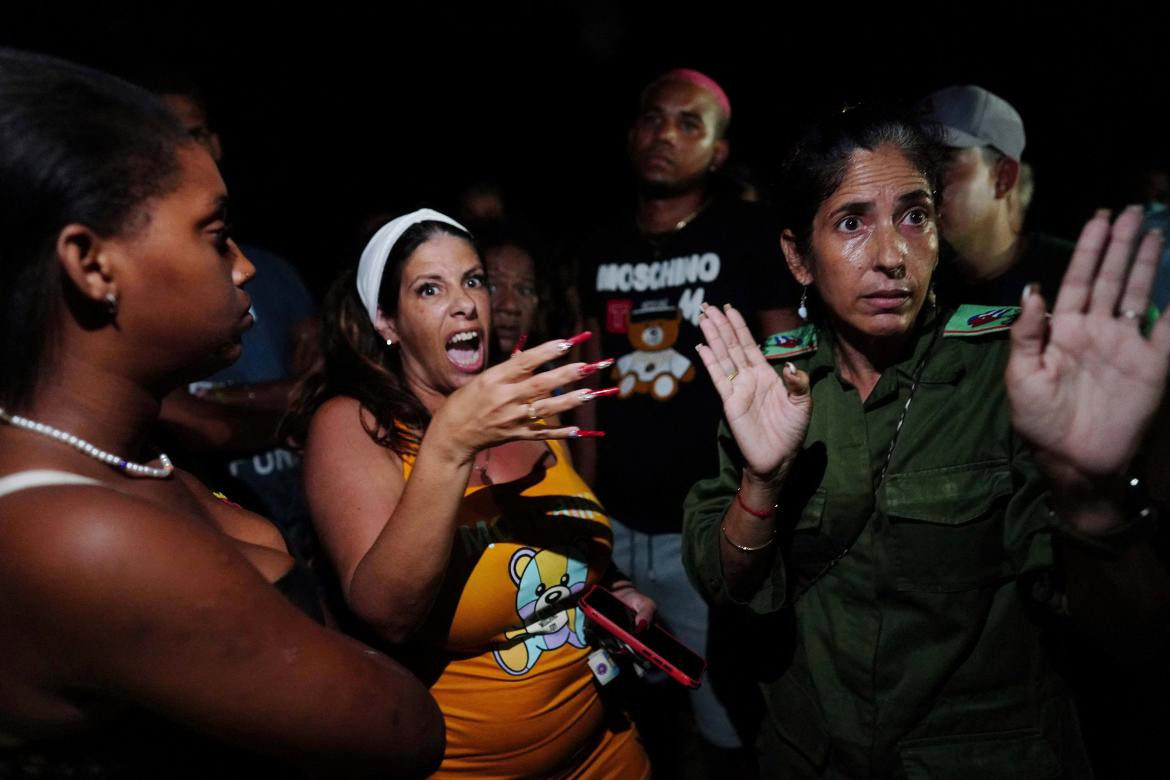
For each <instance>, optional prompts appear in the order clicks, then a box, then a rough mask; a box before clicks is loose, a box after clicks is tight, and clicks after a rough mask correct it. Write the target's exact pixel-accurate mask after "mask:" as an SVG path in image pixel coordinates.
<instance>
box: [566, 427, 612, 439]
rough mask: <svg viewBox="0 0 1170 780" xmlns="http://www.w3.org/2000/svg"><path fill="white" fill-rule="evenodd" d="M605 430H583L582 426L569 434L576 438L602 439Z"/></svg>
mask: <svg viewBox="0 0 1170 780" xmlns="http://www.w3.org/2000/svg"><path fill="white" fill-rule="evenodd" d="M604 435H605V431H583V430H581V429H580V428H578V429H577V430H575V431H573V432H572V433H570V434H569V436H570V437H572V438H574V439H600V438H601V437H602V436H604Z"/></svg>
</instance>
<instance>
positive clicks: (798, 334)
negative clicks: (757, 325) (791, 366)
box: [763, 325, 817, 360]
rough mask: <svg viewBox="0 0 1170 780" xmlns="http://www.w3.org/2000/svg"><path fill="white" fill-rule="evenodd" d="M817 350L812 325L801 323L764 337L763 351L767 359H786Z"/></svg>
mask: <svg viewBox="0 0 1170 780" xmlns="http://www.w3.org/2000/svg"><path fill="white" fill-rule="evenodd" d="M816 351H817V329H816V327H815V326H813V325H801V326H800V327H799V328H795V329H793V330H786V331H784V332H783V333H773V334H772V335H771V336H768V338H766V339H764V344H763V352H764V358H765V359H767V360H787V359H788V358H792V357H796V356H797V355H805V354H808V353H809V352H816Z"/></svg>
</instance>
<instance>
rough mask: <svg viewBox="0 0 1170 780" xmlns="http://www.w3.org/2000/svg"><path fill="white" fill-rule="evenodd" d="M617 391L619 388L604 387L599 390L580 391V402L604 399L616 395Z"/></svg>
mask: <svg viewBox="0 0 1170 780" xmlns="http://www.w3.org/2000/svg"><path fill="white" fill-rule="evenodd" d="M618 391H619V388H617V387H606V388H602V389H601V390H582V391H580V392H581V400H582V401H592V400H593V399H594V398H605V397H607V396H611V395H617V394H618Z"/></svg>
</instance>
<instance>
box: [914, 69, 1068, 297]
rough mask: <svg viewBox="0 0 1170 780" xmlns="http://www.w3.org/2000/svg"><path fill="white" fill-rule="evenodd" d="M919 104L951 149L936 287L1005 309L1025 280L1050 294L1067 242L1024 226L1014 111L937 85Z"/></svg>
mask: <svg viewBox="0 0 1170 780" xmlns="http://www.w3.org/2000/svg"><path fill="white" fill-rule="evenodd" d="M923 108H924V110H925V116H926V119H927V120H928V121H931V122H934V123H936V124H937V125H938V126H939V127H941V128H942V132H943V134H944V139H943V140H944V143H945V144H946V145H947V147H949V150H950V151H949V155H948V160H947V164H946V168H945V173H944V182H945V184H944V188H943V203H942V212H941V213H940V214H939V226H940V227H941V229H942V237H943V238H944V239H945V240H946V242H947V243H948V244H949V245H950V246H951V248H953V250H954V252H955V257H954V258H953V259H952V260H950V262H949V263H946V264H944V266H943V267H942V268H941V269H940V273H939V274H938V278H937V282H938V288H939V289H938V292H939V293H940V294H941V295H943V296H944V297H945V298H947V299H948V300H950V301H952V302H954V303H978V304H1001V305H1005V306H1010V305H1012V304H1014V303H1017V302H1018V301H1019V297H1020V290H1021V289H1022V288H1023V286H1024V285H1025V284H1027V283H1029V282H1036V283H1038V284H1039V285H1040V290H1041V292H1042V293H1043V294H1044V295H1046V296H1048V297H1049V299H1051V297H1052V296H1053V295H1055V293H1056V289H1057V287H1058V286H1059V285H1060V279H1061V277H1062V276H1063V275H1064V270H1065V268H1066V267H1067V266H1068V261H1069V258H1070V257H1071V256H1072V244H1071V243H1070V242H1067V241H1064V240H1063V239H1058V238H1054V237H1052V236H1047V235H1045V234H1043V233H1038V232H1036V231H1028V232H1025V231H1024V224H1023V219H1024V214H1025V212H1026V210H1027V207H1026V206H1024V205H1023V204H1022V203H1021V202H1020V201H1021V195H1023V194H1026V193H1025V190H1024V189H1022V188H1021V187H1020V173H1021V166H1022V164H1023V163H1022V162H1021V155H1023V153H1024V142H1025V137H1024V122H1023V120H1022V119H1021V118H1020V115H1019V112H1017V111H1016V110H1015V108H1013V107H1012V105H1011V104H1010V103H1008V102H1007V101H1006V100H1004V99H1003V98H1001V97H999V96H998V95H994V94H992V93H991V92H988V91H987V90H986V89H983V88H982V87H977V86H973V85H961V86H952V87H947V88H945V89H940V90H938V91H937V92H934V93H933V94H931V95H930V96H929V97H928V98H927V99H926V100H925V101H924V103H923ZM1029 194H1030V193H1029Z"/></svg>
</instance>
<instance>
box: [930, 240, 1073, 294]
mask: <svg viewBox="0 0 1170 780" xmlns="http://www.w3.org/2000/svg"><path fill="white" fill-rule="evenodd" d="M1021 241H1022V242H1023V245H1022V247H1021V250H1020V256H1019V257H1018V258H1017V259H1016V262H1015V263H1013V264H1012V266H1011V267H1010V268H1008V269H1007V270H1006V271H1004V272H1003V273H1002V274H1000V275H999V276H997V277H995V278H994V279H987V280H985V281H978V282H968V281H965V280H964V279H963V278H962V276H961V275H960V274H959V272H958V268H957V266H956V265H955V260H954V259H953V258H950V259H947V260H944V261H943V264H942V265H941V266H940V268H939V270H938V274H937V276H936V283H935V288H936V291H937V292H938V296H939V300H940V301H941V302H942V303H944V304H947V305H952V306H957V305H959V304H963V303H975V304H980V305H983V304H986V305H988V306H1019V305H1020V296H1021V295H1023V292H1024V285H1026V284H1031V283H1033V282H1036V283H1039V285H1040V292H1041V293H1043V295H1044V300H1045V301H1047V302H1048V306H1049V308H1051V307H1052V304H1053V303H1055V302H1056V293H1057V292H1058V291H1059V290H1060V283H1061V281H1062V280H1063V279H1064V272H1065V271H1067V270H1068V264H1069V261H1070V260H1072V253H1073V248H1074V246H1075V245H1074V244H1073V243H1072V242H1071V241H1066V240H1064V239H1063V238H1056V237H1054V236H1049V235H1046V234H1044V233H1035V232H1033V233H1026V234H1024V236H1023V237H1022V238H1021Z"/></svg>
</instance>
